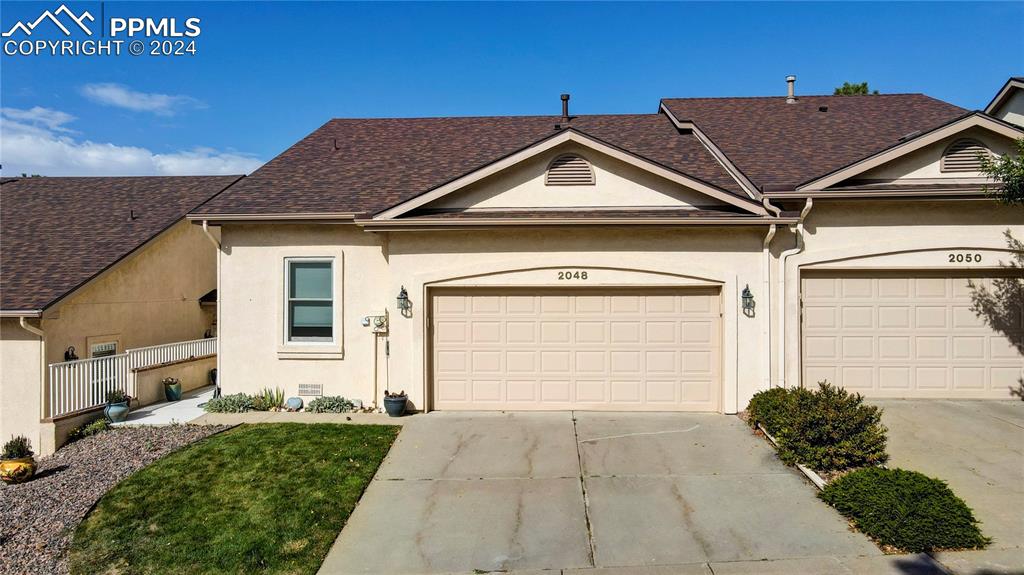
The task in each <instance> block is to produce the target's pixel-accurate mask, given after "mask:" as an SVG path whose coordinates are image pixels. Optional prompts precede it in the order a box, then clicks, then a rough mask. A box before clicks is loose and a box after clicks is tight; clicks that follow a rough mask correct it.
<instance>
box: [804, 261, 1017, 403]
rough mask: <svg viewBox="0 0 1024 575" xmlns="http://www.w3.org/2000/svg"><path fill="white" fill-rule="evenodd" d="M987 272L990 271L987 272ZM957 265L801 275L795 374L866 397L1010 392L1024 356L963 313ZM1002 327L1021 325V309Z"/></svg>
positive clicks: (965, 287)
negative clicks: (799, 367) (799, 363)
mask: <svg viewBox="0 0 1024 575" xmlns="http://www.w3.org/2000/svg"><path fill="white" fill-rule="evenodd" d="M988 275H991V273H990V274H988ZM985 276H986V274H984V273H982V274H968V273H964V272H952V273H951V272H917V273H908V272H831V273H823V272H817V273H807V274H805V277H804V279H803V288H802V295H803V310H802V311H803V346H802V347H803V370H804V377H803V381H804V384H805V385H808V384H811V385H813V384H814V382H817V381H821V380H828V381H830V382H832V383H835V384H838V385H842V386H844V387H846V388H847V389H849V390H850V391H857V392H860V393H861V394H863V395H866V396H872V397H906V398H915V397H919V398H927V397H936V398H939V397H947V398H977V399H985V398H999V399H1009V398H1011V397H1012V396H1011V395H1010V389H1015V388H1018V386H1019V383H1018V381H1019V379H1020V378H1021V377H1022V376H1024V357H1022V356H1021V354H1020V353H1019V352H1018V351H1017V349H1016V348H1014V347H1013V345H1011V344H1010V340H1009V339H1008V338H1007V337H1006V336H1005V335H1004V334H1003V333H999V332H997V331H995V330H993V329H992V328H991V327H989V326H988V325H987V324H986V322H985V321H984V320H983V318H981V317H979V316H978V314H976V313H975V312H973V311H971V288H970V286H969V284H968V282H969V281H971V282H973V283H974V284H975V285H986V286H990V287H991V285H992V280H991V278H990V277H985ZM1010 315H1011V316H1012V317H1007V318H1006V321H1005V326H1004V327H1007V328H1008V329H1010V330H1011V331H1016V333H1017V336H1016V337H1018V338H1019V337H1020V332H1021V330H1022V329H1024V326H1022V325H1021V322H1022V321H1024V320H1022V313H1021V310H1016V312H1015V313H1013V314H1010Z"/></svg>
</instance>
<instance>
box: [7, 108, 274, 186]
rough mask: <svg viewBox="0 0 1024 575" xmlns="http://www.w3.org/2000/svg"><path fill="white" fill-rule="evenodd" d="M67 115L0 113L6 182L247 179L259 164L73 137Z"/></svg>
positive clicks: (240, 157)
mask: <svg viewBox="0 0 1024 575" xmlns="http://www.w3.org/2000/svg"><path fill="white" fill-rule="evenodd" d="M73 120H74V117H73V116H71V115H70V114H66V113H64V112H60V111H57V110H50V109H47V108H40V107H35V108H32V109H30V110H21V109H17V108H0V165H2V166H3V170H2V171H3V174H4V175H5V176H17V175H20V174H22V173H27V174H40V175H43V176H152V175H159V176H185V175H217V174H248V173H250V172H252V171H253V170H255V169H256V168H258V167H259V166H260V165H261V164H262V163H263V162H261V161H260V160H258V159H257V158H255V157H253V156H252V155H249V154H243V153H239V152H235V151H218V150H214V149H212V148H203V147H198V148H194V149H191V150H177V151H174V152H169V153H156V152H153V151H151V150H149V149H147V148H142V147H138V146H120V145H117V144H113V143H105V142H93V141H91V140H80V139H76V138H74V137H73V134H74V132H73V131H72V130H70V129H68V128H66V127H65V124H67V123H69V122H71V121H73Z"/></svg>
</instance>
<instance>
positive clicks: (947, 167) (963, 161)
mask: <svg viewBox="0 0 1024 575" xmlns="http://www.w3.org/2000/svg"><path fill="white" fill-rule="evenodd" d="M982 157H989V158H990V157H992V153H991V152H989V151H988V148H986V147H985V144H982V143H981V142H979V141H977V140H969V139H963V140H957V141H955V142H953V143H952V144H950V145H949V147H948V148H946V151H945V152H944V153H943V154H942V162H941V163H940V166H939V168H940V169H941V170H942V171H943V172H980V171H981V158H982Z"/></svg>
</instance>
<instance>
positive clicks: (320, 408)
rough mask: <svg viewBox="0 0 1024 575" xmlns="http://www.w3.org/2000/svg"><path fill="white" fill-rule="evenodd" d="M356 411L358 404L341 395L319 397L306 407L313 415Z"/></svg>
mask: <svg viewBox="0 0 1024 575" xmlns="http://www.w3.org/2000/svg"><path fill="white" fill-rule="evenodd" d="M355 410H356V404H355V403H353V402H352V400H350V399H346V398H344V397H342V396H340V395H327V396H324V397H318V398H316V399H314V400H313V401H310V402H309V403H308V404H307V405H306V411H309V412H312V413H346V412H350V411H355Z"/></svg>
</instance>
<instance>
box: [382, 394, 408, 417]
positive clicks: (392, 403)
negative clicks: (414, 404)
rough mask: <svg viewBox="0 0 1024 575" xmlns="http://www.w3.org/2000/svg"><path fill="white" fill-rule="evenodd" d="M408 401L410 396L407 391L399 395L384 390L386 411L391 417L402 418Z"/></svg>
mask: <svg viewBox="0 0 1024 575" xmlns="http://www.w3.org/2000/svg"><path fill="white" fill-rule="evenodd" d="M408 401H409V396H407V395H406V394H405V390H402V391H400V392H398V393H391V392H390V391H388V390H386V389H385V390H384V411H387V412H388V415H390V416H391V417H401V416H402V415H403V414H404V413H405V404H406V403H407V402H408Z"/></svg>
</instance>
